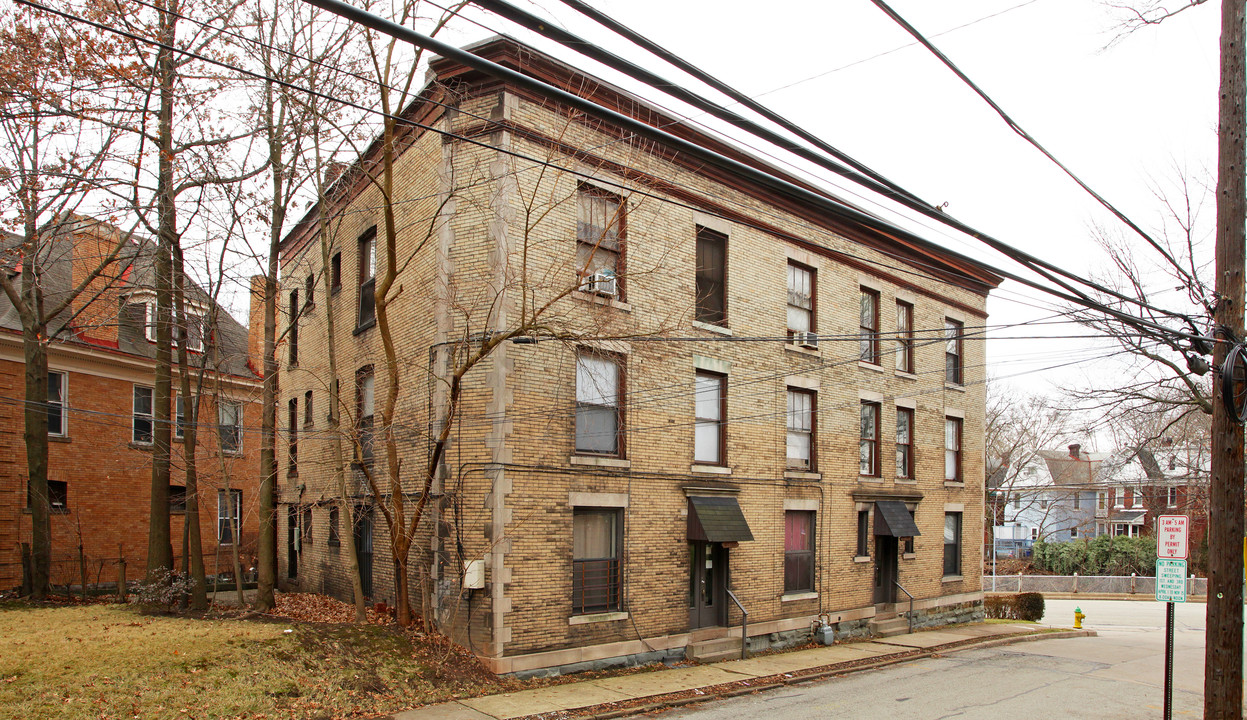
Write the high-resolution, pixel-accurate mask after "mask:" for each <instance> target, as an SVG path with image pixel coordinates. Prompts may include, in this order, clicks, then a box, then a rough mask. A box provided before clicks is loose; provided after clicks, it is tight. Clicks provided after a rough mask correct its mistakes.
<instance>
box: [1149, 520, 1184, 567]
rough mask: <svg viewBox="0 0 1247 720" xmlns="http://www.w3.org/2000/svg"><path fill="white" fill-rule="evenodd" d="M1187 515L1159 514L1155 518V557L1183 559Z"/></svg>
mask: <svg viewBox="0 0 1247 720" xmlns="http://www.w3.org/2000/svg"><path fill="white" fill-rule="evenodd" d="M1187 522H1188V521H1187V517H1186V516H1185V515H1160V516H1159V517H1157V518H1156V557H1158V558H1166V559H1169V560H1185V559H1186V556H1187V550H1186V546H1187V543H1186V534H1187V533H1186V530H1187Z"/></svg>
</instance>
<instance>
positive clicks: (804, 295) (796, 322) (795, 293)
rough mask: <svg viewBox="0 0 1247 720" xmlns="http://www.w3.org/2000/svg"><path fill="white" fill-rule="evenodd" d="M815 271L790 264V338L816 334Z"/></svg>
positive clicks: (796, 264) (793, 263) (797, 264)
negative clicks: (802, 334)
mask: <svg viewBox="0 0 1247 720" xmlns="http://www.w3.org/2000/svg"><path fill="white" fill-rule="evenodd" d="M814 331H815V328H814V269H813V268H809V267H806V266H805V265H801V264H799V263H795V262H792V261H791V260H790V261H789V262H788V337H792V336H793V335H795V334H797V333H808V332H814Z"/></svg>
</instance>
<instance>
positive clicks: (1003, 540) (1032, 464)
mask: <svg viewBox="0 0 1247 720" xmlns="http://www.w3.org/2000/svg"><path fill="white" fill-rule="evenodd" d="M1106 457H1108V454H1107V453H1088V452H1084V451H1083V450H1082V446H1081V445H1079V444H1072V445H1070V446H1069V447H1068V448H1067V449H1066V450H1036V451H1035V452H1034V454H1033V455H1032V456H1031V457H1030V458H1029V459H1027V461H1026V462H1024V463H1023V464H1022V465H1021V466H1020V467H1019V468H1017V469H1016V470H1014V469H1013V468H1008V469H1007V470H1006V469H1004V468H1002V469H1001V471H1000V472H999V473H998V475H999V479H998V481H997V487H995V488H994V489H993V491H992V494H991V495H990V496H989V502H991V504H992V505H993V506H994V507H995V508H996V515H997V517H996V521H997V524H996V527H995V532H994V533H993V534H994V537H995V549H996V554H997V556H1010V557H1016V556H1022V555H1027V554H1029V551H1030V547H1031V545H1033V544H1034V543H1035V541H1037V540H1043V541H1044V542H1068V541H1070V540H1077V539H1080V538H1089V537H1094V536H1095V534H1096V533H1095V506H1096V497H1097V496H1096V492H1097V484H1096V478H1097V475H1098V474H1099V472H1100V466H1101V465H1102V463H1103V462H1104V459H1105V458H1106Z"/></svg>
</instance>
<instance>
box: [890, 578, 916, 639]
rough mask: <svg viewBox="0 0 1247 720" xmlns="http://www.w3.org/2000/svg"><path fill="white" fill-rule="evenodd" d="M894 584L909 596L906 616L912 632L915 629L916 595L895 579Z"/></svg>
mask: <svg viewBox="0 0 1247 720" xmlns="http://www.w3.org/2000/svg"><path fill="white" fill-rule="evenodd" d="M892 584H893V585H895V586H897V587H898V588H900V589H901V592H903V593H905V596H906V597H908V598H909V612H908V613H907V614H906V616H905V617H906V619H907V620H909V632H911V633H912V632H913V631H914V596H913V595H910V594H909V591H908V590H906V589H905V586H904V585H901V584H900V583H899V582H897V581H895V580H893V581H892Z"/></svg>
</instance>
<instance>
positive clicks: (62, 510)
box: [22, 507, 69, 515]
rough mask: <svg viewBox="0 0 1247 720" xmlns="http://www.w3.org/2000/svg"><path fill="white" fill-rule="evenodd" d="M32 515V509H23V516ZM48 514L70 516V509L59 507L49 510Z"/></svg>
mask: <svg viewBox="0 0 1247 720" xmlns="http://www.w3.org/2000/svg"><path fill="white" fill-rule="evenodd" d="M30 513H31V510H30V508H28V507H26V508H22V514H23V515H29V514H30ZM48 514H49V515H68V514H69V508H67V507H59V508H57V507H54V508H48Z"/></svg>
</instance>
